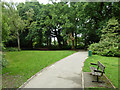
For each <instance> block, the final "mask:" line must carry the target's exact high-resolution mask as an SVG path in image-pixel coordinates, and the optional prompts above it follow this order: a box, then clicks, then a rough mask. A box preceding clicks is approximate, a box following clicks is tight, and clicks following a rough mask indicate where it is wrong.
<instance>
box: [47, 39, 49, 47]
mask: <svg viewBox="0 0 120 90" xmlns="http://www.w3.org/2000/svg"><path fill="white" fill-rule="evenodd" d="M48 46H49V42H48V37H47V47H48Z"/></svg>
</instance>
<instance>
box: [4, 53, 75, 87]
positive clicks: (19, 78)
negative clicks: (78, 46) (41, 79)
mask: <svg viewBox="0 0 120 90" xmlns="http://www.w3.org/2000/svg"><path fill="white" fill-rule="evenodd" d="M73 53H75V51H20V52H18V51H16V52H6V57H5V58H6V59H7V60H8V66H7V67H6V68H3V69H2V79H3V80H2V83H3V88H18V87H19V86H20V85H22V84H23V83H24V82H25V81H26V80H27V79H29V78H30V77H31V76H33V75H34V74H36V73H37V72H39V71H40V70H41V69H43V68H45V67H47V66H49V65H51V64H53V63H55V62H56V61H58V60H61V59H63V58H65V57H66V56H68V55H71V54H73Z"/></svg>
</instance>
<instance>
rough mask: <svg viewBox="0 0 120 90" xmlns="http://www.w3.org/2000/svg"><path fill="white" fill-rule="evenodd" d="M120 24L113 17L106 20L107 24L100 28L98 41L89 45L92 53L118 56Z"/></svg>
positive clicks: (119, 52) (119, 51) (119, 53)
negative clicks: (100, 32) (100, 34)
mask: <svg viewBox="0 0 120 90" xmlns="http://www.w3.org/2000/svg"><path fill="white" fill-rule="evenodd" d="M119 41H120V24H119V23H118V21H117V20H115V18H112V19H110V20H109V21H108V23H107V26H106V27H105V28H104V29H103V30H102V36H101V39H100V41H99V43H93V44H91V45H90V46H89V48H88V49H89V50H92V53H93V54H98V55H103V56H120V49H119Z"/></svg>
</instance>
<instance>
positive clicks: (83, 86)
mask: <svg viewBox="0 0 120 90" xmlns="http://www.w3.org/2000/svg"><path fill="white" fill-rule="evenodd" d="M87 58H88V57H86V58H85V60H84V62H83V66H82V88H83V90H84V88H85V85H84V74H83V73H84V72H83V67H84V63H85V61H86V59H87Z"/></svg>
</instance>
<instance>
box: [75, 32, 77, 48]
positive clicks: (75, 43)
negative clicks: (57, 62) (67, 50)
mask: <svg viewBox="0 0 120 90" xmlns="http://www.w3.org/2000/svg"><path fill="white" fill-rule="evenodd" d="M75 48H77V33H76V32H75Z"/></svg>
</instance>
